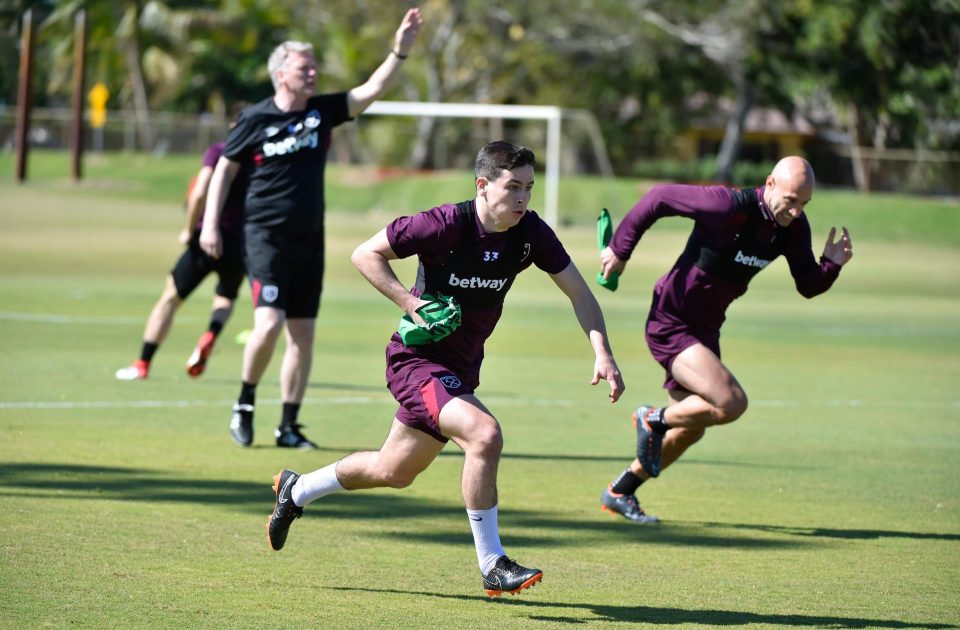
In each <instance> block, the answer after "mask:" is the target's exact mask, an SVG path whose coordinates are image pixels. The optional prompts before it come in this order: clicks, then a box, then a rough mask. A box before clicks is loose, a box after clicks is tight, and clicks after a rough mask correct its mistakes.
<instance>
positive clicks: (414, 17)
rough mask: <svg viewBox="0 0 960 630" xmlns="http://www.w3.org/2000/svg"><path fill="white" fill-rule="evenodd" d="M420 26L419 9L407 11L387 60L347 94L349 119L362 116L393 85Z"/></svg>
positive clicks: (421, 24)
mask: <svg viewBox="0 0 960 630" xmlns="http://www.w3.org/2000/svg"><path fill="white" fill-rule="evenodd" d="M422 26H423V18H422V17H421V16H420V9H410V10H409V11H407V13H406V15H404V16H403V20H402V21H401V22H400V27H399V28H398V29H397V33H396V35H395V36H394V43H393V48H392V49H391V50H390V52H389V53H388V54H387V58H386V59H384V60H383V63H381V64H380V67H378V68H377V69H376V70H374V72H373V74H371V75H370V78H369V79H367V81H366V82H365V83H363V84H361V85H358V86H357V87H355V88H353V89H352V90H350V91H349V92H347V108H348V111H349V112H350V117H351V118H354V117H356V116H358V115H360V114H362V113H363V112H364V110H366V109H367V108H368V107H370V104H371V103H373V102H374V101H375V100H377V99H378V98H380V97H381V96H383V94H384V92H386V91H387V89H389V88H390V86H391V85H393V81H394V79H395V78H396V76H397V74H399V72H400V67H401V66H402V65H403V61H404V60H405V59H406V58H407V56H408V55H409V54H410V49H411V48H412V47H413V44H414V42H415V41H416V40H417V35H418V34H419V33H420V28H421V27H422Z"/></svg>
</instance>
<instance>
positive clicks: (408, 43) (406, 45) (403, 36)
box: [396, 9, 423, 55]
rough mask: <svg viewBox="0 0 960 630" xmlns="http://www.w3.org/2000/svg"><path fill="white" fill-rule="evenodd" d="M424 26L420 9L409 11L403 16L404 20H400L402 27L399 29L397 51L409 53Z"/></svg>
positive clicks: (402, 53)
mask: <svg viewBox="0 0 960 630" xmlns="http://www.w3.org/2000/svg"><path fill="white" fill-rule="evenodd" d="M422 26H423V18H422V17H421V16H420V9H410V10H409V11H407V14H406V15H404V16H403V21H402V22H400V28H398V29H397V36H396V51H397V52H398V53H400V54H401V55H407V54H409V52H410V48H411V47H412V46H413V42H415V41H416V40H417V35H418V34H419V33H420V27H422Z"/></svg>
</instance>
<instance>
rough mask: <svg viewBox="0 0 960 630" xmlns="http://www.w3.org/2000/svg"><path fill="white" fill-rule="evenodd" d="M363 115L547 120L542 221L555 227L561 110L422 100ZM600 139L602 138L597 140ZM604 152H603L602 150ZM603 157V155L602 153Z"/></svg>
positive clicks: (384, 104)
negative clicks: (426, 101)
mask: <svg viewBox="0 0 960 630" xmlns="http://www.w3.org/2000/svg"><path fill="white" fill-rule="evenodd" d="M363 115H374V116H378V115H379V116H415V117H435V118H489V119H502V120H510V119H514V120H543V121H546V123H547V143H546V144H547V147H546V149H547V156H546V165H545V167H544V168H545V174H546V180H547V181H546V184H545V186H544V208H543V212H544V220H546V222H547V223H549V224H550V225H551V226H553V227H556V226H557V225H558V222H559V214H558V211H557V205H558V200H559V195H560V124H561V121H562V120H563V109H562V108H560V107H554V106H548V105H487V104H480V103H425V102H419V101H375V102H374V103H373V104H372V105H370V107H368V108H367V110H366V111H365V112H364V113H363ZM601 142H602V139H601ZM604 153H605V151H604ZM603 157H604V158H606V155H604V156H603Z"/></svg>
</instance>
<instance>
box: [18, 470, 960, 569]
mask: <svg viewBox="0 0 960 630" xmlns="http://www.w3.org/2000/svg"><path fill="white" fill-rule="evenodd" d="M24 492H28V493H29V496H30V497H43V498H44V499H45V500H55V499H82V500H91V499H92V500H123V501H139V502H151V501H153V502H172V503H198V504H204V505H221V506H230V507H231V508H234V509H237V510H240V511H244V512H251V513H256V514H262V513H263V512H264V510H267V511H269V509H270V508H271V506H272V505H273V501H274V494H273V492H272V490H271V489H270V485H269V483H268V482H249V481H235V480H223V479H199V478H189V477H184V476H182V475H179V474H178V473H177V472H176V471H174V472H167V471H160V470H150V469H141V468H122V467H98V466H87V465H84V464H46V463H31V462H19V463H0V495H6V496H24ZM384 518H389V519H390V522H391V523H393V522H397V523H400V522H401V521H404V520H410V519H429V520H430V521H431V522H434V523H437V524H438V525H439V526H438V527H434V528H431V529H429V530H424V529H422V528H419V529H418V528H414V529H413V530H412V531H411V529H410V528H409V527H407V526H404V525H402V524H400V525H399V526H398V527H397V528H396V530H394V531H391V530H385V531H380V532H377V533H373V534H371V535H373V536H378V537H383V538H387V539H393V538H397V539H403V540H407V541H409V540H411V539H416V540H419V541H421V542H423V543H427V544H435V545H460V544H464V543H465V542H469V536H470V535H469V530H468V529H465V523H464V510H463V506H462V504H461V503H460V499H459V497H454V496H451V497H449V501H444V502H440V501H435V500H432V499H427V498H424V497H418V496H410V495H409V494H406V493H403V492H398V491H395V490H388V489H377V490H371V491H366V492H356V493H353V492H351V493H338V494H333V495H330V496H327V497H324V498H323V499H322V500H320V501H317V502H316V503H314V504H312V505H311V506H310V508H309V509H308V510H307V511H306V512H305V513H304V521H305V522H309V521H311V520H314V519H318V520H324V519H336V520H338V521H360V520H367V521H371V522H382V520H383V519H384ZM447 524H449V527H447V526H446V525H447ZM500 524H501V528H503V529H504V531H505V538H506V539H507V540H509V543H510V544H511V545H512V546H513V545H516V546H527V547H556V546H582V545H589V544H596V543H598V542H601V543H602V542H605V541H606V542H611V543H617V544H619V543H624V542H636V543H642V544H646V545H650V544H655V545H668V546H680V545H683V546H688V547H689V546H695V547H703V548H738V549H751V550H762V549H774V548H775V549H784V548H797V547H804V546H809V545H815V544H817V543H816V541H815V539H817V538H835V539H865V540H869V539H875V538H884V537H900V538H916V539H935V540H960V535H958V534H936V533H928V532H899V531H890V530H842V529H825V528H804V527H790V526H785V525H781V526H777V525H759V524H742V523H730V524H727V523H710V522H701V523H698V522H666V523H662V524H660V525H658V526H637V525H635V524H633V523H629V522H627V521H625V520H624V519H619V518H618V519H616V520H611V519H609V517H607V516H603V515H601V514H600V512H599V507H598V508H597V518H594V519H590V518H589V517H588V518H582V517H581V518H570V517H568V516H566V515H564V514H563V513H560V512H555V511H543V510H524V509H515V508H512V507H507V509H505V510H504V512H503V514H502V515H501V520H500ZM720 530H727V531H720ZM737 530H741V531H744V532H745V533H744V534H743V535H740V534H737V533H736V532H737ZM749 532H753V533H752V534H751V533H749ZM756 532H761V533H765V534H773V535H777V536H779V537H758V536H757V535H756Z"/></svg>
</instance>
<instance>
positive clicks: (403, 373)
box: [267, 141, 623, 596]
mask: <svg viewBox="0 0 960 630" xmlns="http://www.w3.org/2000/svg"><path fill="white" fill-rule="evenodd" d="M534 163H535V158H534V155H533V152H531V151H530V150H529V149H526V148H524V147H518V146H515V145H512V144H510V143H508V142H502V141H501V142H493V143H491V144H488V145H486V146H485V147H483V148H482V149H481V150H480V152H479V154H478V156H477V162H476V168H475V174H476V191H477V194H476V198H475V199H473V200H470V201H466V202H462V203H459V204H447V205H443V206H439V207H436V208H433V209H432V210H428V211H426V212H422V213H420V214H417V215H414V216H410V217H401V218H399V219H396V220H395V221H393V222H392V223H390V224H389V225H388V226H387V227H386V228H385V229H384V230H381V231H380V232H379V233H377V234H376V235H375V236H373V238H371V239H370V240H368V241H367V242H366V243H363V244H362V245H360V246H359V247H358V248H357V249H356V251H355V252H354V253H353V262H354V264H355V265H356V266H357V268H358V269H359V270H360V273H362V274H363V276H364V277H365V278H366V279H367V280H368V281H369V282H370V283H371V284H372V285H373V286H374V287H376V289H377V290H378V291H380V292H381V293H383V294H384V295H385V296H386V297H387V298H389V299H390V300H391V301H392V302H394V303H395V304H396V305H397V306H398V307H400V309H401V310H402V311H403V312H404V313H406V314H407V316H408V317H409V318H411V320H412V321H414V322H416V323H418V324H421V325H423V324H426V322H425V321H424V319H423V317H421V313H423V311H422V310H421V309H422V307H426V306H428V305H430V306H432V305H433V303H432V302H430V301H429V300H425V299H422V297H425V296H431V297H436V296H439V295H443V296H448V297H452V298H454V299H455V300H456V301H457V302H458V303H459V305H460V308H461V320H460V321H461V323H460V326H459V327H458V328H456V329H454V330H453V331H452V332H451V333H450V334H449V335H448V336H446V337H444V338H442V339H440V340H438V341H434V342H432V343H426V344H424V345H412V344H410V345H406V344H404V342H403V338H402V337H401V335H400V334H399V333H395V334H394V335H393V337H392V338H391V340H390V343H389V344H388V345H387V387H388V388H389V389H390V391H391V392H392V393H393V395H394V397H395V398H396V399H397V401H398V402H399V403H400V408H399V409H398V410H397V412H396V415H395V417H394V420H393V424H392V427H391V429H390V434H389V435H388V436H387V439H386V441H385V442H384V444H383V446H381V448H380V450H379V451H376V452H358V453H353V454H352V455H349V456H347V457H345V458H343V459H341V460H340V461H338V462H335V463H333V464H330V465H329V466H326V467H325V468H321V469H319V470H317V471H315V472H312V473H309V474H305V475H298V474H297V473H295V472H293V471H291V470H286V469H284V470H281V471H280V472H279V473H278V474H277V475H276V476H275V477H274V482H275V483H274V490H275V491H276V493H277V500H276V505H275V508H274V513H273V515H272V516H271V518H270V521H269V522H268V524H267V525H268V539H269V542H270V545H271V546H272V547H273V548H274V549H280V548H281V547H283V545H284V542H285V540H286V537H287V532H288V529H289V527H290V524H291V523H292V522H293V520H294V519H295V518H297V517H299V516H300V515H301V514H302V513H303V509H302V507H303V506H305V505H306V504H307V503H309V502H311V501H315V500H317V499H319V498H321V497H324V496H326V495H328V494H330V493H332V492H340V491H343V490H360V489H364V488H378V487H392V488H404V487H406V486H409V485H410V484H411V483H412V482H413V480H414V479H415V478H416V477H417V475H418V474H420V473H421V472H423V471H424V470H425V469H426V468H427V467H428V466H429V465H430V463H431V462H432V461H433V460H434V459H435V458H436V457H437V455H438V454H439V453H440V451H441V450H442V449H443V447H444V445H445V444H446V443H447V441H448V440H453V441H454V442H455V443H456V444H457V445H458V446H459V447H460V448H461V449H463V451H464V464H463V475H462V478H461V490H462V493H463V499H464V503H465V504H466V508H467V515H468V517H469V521H470V526H471V528H472V530H473V535H474V542H475V544H476V550H477V559H478V563H479V565H480V572H481V575H482V576H483V588H484V589H485V590H486V592H487V593H488V594H490V595H494V596H497V595H500V594H502V593H505V592H509V593H516V592H518V591H520V590H523V589H525V588H527V587H529V586H532V585H534V584H536V583H537V582H539V581H540V580H541V579H542V577H543V573H542V572H541V571H539V570H538V569H530V568H526V567H523V566H520V565H519V564H517V563H516V562H514V561H513V560H511V559H510V558H508V557H507V555H506V553H505V552H504V550H503V547H502V546H501V544H500V536H499V533H498V526H497V467H498V464H499V461H500V452H501V449H502V447H503V437H502V435H501V432H500V425H499V423H498V421H497V418H495V417H494V416H493V414H492V413H491V412H490V411H489V410H488V409H487V407H486V406H484V404H483V403H482V402H480V400H479V399H478V398H477V397H476V395H475V394H474V391H475V389H476V388H477V386H478V385H479V383H480V365H481V362H482V361H483V345H484V342H485V341H486V339H487V337H489V336H490V334H491V333H492V332H493V329H494V327H495V326H496V324H497V321H498V320H499V318H500V315H501V313H502V310H503V299H504V296H505V294H506V293H507V291H508V290H509V289H510V287H511V285H512V283H513V280H514V278H515V277H516V275H517V274H518V273H520V272H521V271H523V270H524V269H526V268H527V267H529V266H530V265H535V266H537V267H538V268H540V269H541V270H543V271H545V272H546V273H548V274H550V277H551V278H552V279H553V281H554V282H555V283H556V284H557V286H558V287H559V288H560V290H562V291H563V292H564V293H565V294H566V295H567V297H568V298H569V299H570V301H571V303H572V305H573V309H574V312H575V314H576V316H577V319H578V320H579V322H580V325H581V327H582V328H583V330H584V332H585V333H586V335H587V338H588V339H589V342H590V345H591V347H592V348H593V351H594V354H595V356H596V359H595V363H594V367H593V380H592V382H593V384H597V383H599V382H600V380H601V379H604V380H606V381H607V382H608V383H609V386H610V400H611V401H612V402H615V401H616V400H617V399H618V398H620V395H621V393H622V392H623V380H622V378H621V376H620V371H619V369H618V368H617V364H616V362H615V360H614V358H613V355H612V353H611V351H610V347H609V344H608V343H607V334H606V330H605V325H604V321H603V313H602V312H601V311H600V306H599V305H598V304H597V301H596V298H594V296H593V294H592V293H591V292H590V288H589V287H588V286H587V284H586V283H585V282H584V280H583V277H582V276H581V275H580V272H579V271H578V270H577V267H576V266H575V265H574V264H573V262H572V261H571V260H570V256H569V255H568V254H567V252H566V250H565V249H564V248H563V245H562V244H561V243H560V241H559V240H558V239H557V237H556V235H555V234H554V232H553V230H552V229H550V227H549V226H548V225H547V224H546V223H545V222H544V221H543V220H541V219H540V217H539V216H537V215H536V214H535V213H534V212H532V211H530V210H528V209H527V204H528V203H529V202H530V190H531V188H532V187H533V183H534ZM413 255H416V256H418V257H419V261H420V267H419V271H418V274H417V283H416V285H415V286H414V287H413V288H411V289H409V290H408V289H407V288H406V287H405V286H404V285H403V284H401V283H400V281H399V280H398V279H397V276H396V275H395V274H394V272H393V270H392V268H391V265H390V261H392V260H395V259H398V258H406V257H408V256H413Z"/></svg>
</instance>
